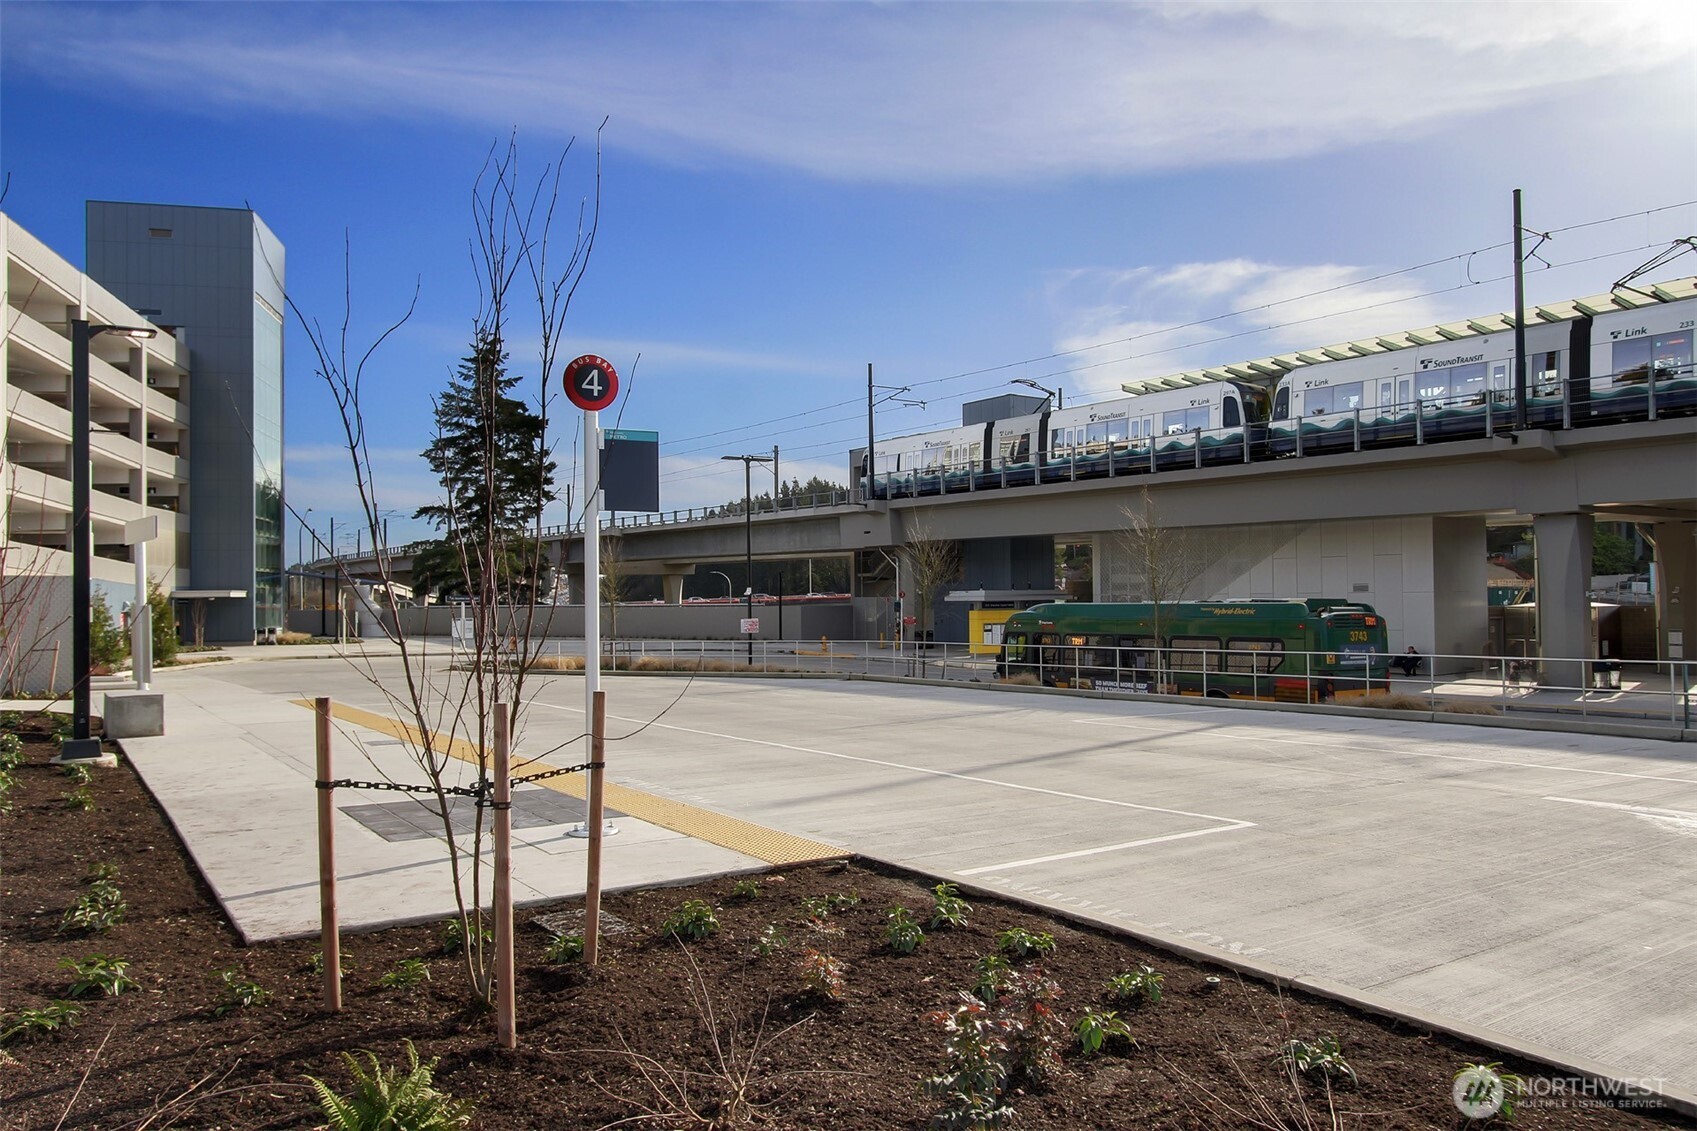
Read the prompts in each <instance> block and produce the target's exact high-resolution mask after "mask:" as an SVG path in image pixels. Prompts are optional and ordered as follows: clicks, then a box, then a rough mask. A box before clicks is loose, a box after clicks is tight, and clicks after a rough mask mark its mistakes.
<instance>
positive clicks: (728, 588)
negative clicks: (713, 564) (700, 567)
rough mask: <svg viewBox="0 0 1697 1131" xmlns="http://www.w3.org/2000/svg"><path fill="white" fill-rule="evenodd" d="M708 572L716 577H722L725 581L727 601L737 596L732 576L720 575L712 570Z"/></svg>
mask: <svg viewBox="0 0 1697 1131" xmlns="http://www.w3.org/2000/svg"><path fill="white" fill-rule="evenodd" d="M707 572H708V573H710V574H712V575H713V576H714V577H722V578H724V579H725V599H726V600H727V601H728V600H730V599H731V598H732V597H734V596H736V593H737V591H736V590H735V589H733V588H732V587H731V575H730V574H728V573H720V572H719V571H718V570H716V569H710V570H708V571H707Z"/></svg>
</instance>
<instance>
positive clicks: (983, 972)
mask: <svg viewBox="0 0 1697 1131" xmlns="http://www.w3.org/2000/svg"><path fill="white" fill-rule="evenodd" d="M972 970H973V974H974V975H975V979H974V981H973V983H972V992H973V993H974V994H975V995H977V997H978V1000H979V1001H982V1002H983V1003H984V1004H985V1005H995V1004H996V998H997V996H998V995H999V994H1000V992H1001V988H1002V983H1003V982H1005V981H1006V980H1007V977H1008V975H1009V974H1011V973H1012V972H1013V966H1012V965H1010V964H1009V963H1008V960H1007V959H1005V958H1003V957H1002V956H1001V955H999V954H986V955H985V956H984V957H983V958H980V959H979V960H978V962H977V963H976V964H975V965H974V966H973V968H972Z"/></svg>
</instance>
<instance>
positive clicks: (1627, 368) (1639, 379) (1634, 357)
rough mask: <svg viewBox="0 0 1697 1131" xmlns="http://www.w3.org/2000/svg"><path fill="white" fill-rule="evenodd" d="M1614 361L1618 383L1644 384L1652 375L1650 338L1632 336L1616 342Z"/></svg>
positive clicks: (1612, 359) (1615, 377) (1615, 376)
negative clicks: (1627, 339) (1626, 339)
mask: <svg viewBox="0 0 1697 1131" xmlns="http://www.w3.org/2000/svg"><path fill="white" fill-rule="evenodd" d="M1610 360H1611V361H1612V362H1613V366H1612V368H1613V370H1614V379H1615V384H1617V385H1642V384H1643V383H1644V379H1645V378H1646V377H1648V376H1649V375H1650V339H1649V338H1632V339H1630V340H1629V341H1624V342H1616V343H1615V348H1614V356H1613V357H1612V358H1611V359H1610Z"/></svg>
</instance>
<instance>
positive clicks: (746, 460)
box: [719, 456, 776, 666]
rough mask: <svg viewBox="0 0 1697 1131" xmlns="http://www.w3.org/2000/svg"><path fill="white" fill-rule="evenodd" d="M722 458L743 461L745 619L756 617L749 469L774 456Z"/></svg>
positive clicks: (751, 649) (751, 647)
mask: <svg viewBox="0 0 1697 1131" xmlns="http://www.w3.org/2000/svg"><path fill="white" fill-rule="evenodd" d="M719 458H720V459H729V460H741V461H742V529H743V543H744V546H745V549H746V557H747V560H748V593H747V597H748V612H747V614H746V616H745V618H744V619H746V620H753V619H754V506H753V502H752V500H753V498H754V494H753V491H754V488H753V484H752V483H751V482H750V481H749V474H750V472H749V469H750V468H751V467H753V466H754V465H755V464H757V463H771V462H773V460H774V459H775V458H776V457H774V456H720V457H719ZM748 662H749V664H750V666H752V665H753V664H754V634H753V633H749V635H748Z"/></svg>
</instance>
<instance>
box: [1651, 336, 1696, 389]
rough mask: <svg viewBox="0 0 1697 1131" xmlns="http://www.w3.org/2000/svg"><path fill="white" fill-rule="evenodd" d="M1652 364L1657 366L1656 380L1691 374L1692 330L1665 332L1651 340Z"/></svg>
mask: <svg viewBox="0 0 1697 1131" xmlns="http://www.w3.org/2000/svg"><path fill="white" fill-rule="evenodd" d="M1650 355H1651V361H1650V364H1651V365H1653V366H1655V369H1656V380H1658V381H1667V380H1671V379H1673V378H1675V377H1681V376H1684V377H1689V376H1691V364H1692V355H1691V331H1689V330H1685V331H1682V332H1681V333H1678V334H1663V335H1661V336H1660V337H1658V338H1652V339H1651V340H1650Z"/></svg>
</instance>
